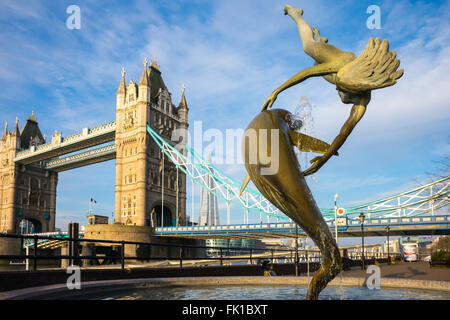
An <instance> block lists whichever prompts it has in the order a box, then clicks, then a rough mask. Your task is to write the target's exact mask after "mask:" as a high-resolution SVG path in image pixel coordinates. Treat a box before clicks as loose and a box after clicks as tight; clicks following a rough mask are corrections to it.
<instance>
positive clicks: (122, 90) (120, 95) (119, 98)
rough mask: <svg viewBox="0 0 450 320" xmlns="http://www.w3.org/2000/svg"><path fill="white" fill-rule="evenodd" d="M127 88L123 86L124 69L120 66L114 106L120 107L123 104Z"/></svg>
mask: <svg viewBox="0 0 450 320" xmlns="http://www.w3.org/2000/svg"><path fill="white" fill-rule="evenodd" d="M126 94H127V88H126V87H125V69H124V68H122V79H121V80H120V84H119V89H117V93H116V108H117V109H119V108H122V107H123V106H124V105H125V96H126Z"/></svg>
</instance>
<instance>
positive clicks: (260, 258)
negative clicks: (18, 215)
mask: <svg viewBox="0 0 450 320" xmlns="http://www.w3.org/2000/svg"><path fill="white" fill-rule="evenodd" d="M0 238H16V239H20V240H21V244H23V243H24V241H26V240H31V241H33V244H32V246H29V247H28V248H27V249H26V254H19V255H0V259H10V260H16V259H26V260H27V261H29V260H31V261H32V264H31V266H32V268H31V270H33V271H36V270H38V260H60V261H61V268H63V267H62V263H63V261H64V260H66V261H68V264H67V265H68V266H69V265H83V264H84V261H89V262H90V263H92V262H95V261H97V262H98V260H99V259H104V260H108V261H113V262H115V264H118V263H120V268H121V269H122V270H123V269H125V262H126V261H127V260H128V261H129V260H135V261H151V260H159V261H164V260H178V261H179V263H178V265H179V267H180V268H182V267H183V261H184V262H186V261H190V262H192V261H194V262H198V261H200V262H201V264H202V265H205V264H215V265H220V266H223V265H225V264H226V262H230V261H231V262H233V261H246V260H247V261H248V262H249V263H250V264H261V265H262V264H263V262H264V263H266V264H267V263H269V262H270V264H271V265H273V264H274V263H275V261H278V260H279V259H284V261H285V263H288V262H287V261H289V263H294V266H295V275H296V276H298V275H299V270H300V267H299V266H300V264H301V263H304V264H306V267H307V268H306V270H307V275H308V277H309V273H310V263H318V262H321V254H320V251H318V250H310V249H298V248H297V249H295V248H293V249H283V248H271V249H267V248H248V247H215V246H197V245H189V244H172V243H150V242H138V241H117V240H98V239H81V238H58V237H51V236H37V235H13V234H0ZM39 240H50V241H51V240H57V241H63V242H66V243H67V247H68V248H69V254H56V255H49V254H45V251H48V250H45V249H39V248H38V242H39ZM88 243H94V244H96V243H97V244H103V245H102V247H105V244H106V245H108V244H109V245H110V249H111V251H110V253H109V255H105V254H100V255H99V254H94V255H92V254H91V255H83V254H81V255H80V254H79V249H73V248H77V247H78V245H79V244H81V245H84V244H88ZM127 245H139V246H148V247H149V250H148V254H145V255H139V256H128V255H125V249H126V246H127ZM21 247H22V246H21ZM107 247H108V246H107ZM152 247H166V248H178V251H177V252H173V251H172V252H170V253H166V254H165V255H164V256H155V255H152V249H151V248H152ZM31 248H32V253H31V254H30V249H31ZM70 248H72V250H70ZM188 249H204V252H202V254H198V253H196V254H192V252H191V253H189V252H188V251H187V250H188ZM208 250H215V252H216V253H217V254H216V255H214V256H208V255H207V254H206V253H207V251H208ZM39 251H41V252H39ZM42 251H44V252H42ZM186 252H188V254H186ZM233 252H234V253H236V252H238V253H240V254H239V255H233V254H232V253H233ZM258 252H259V253H258ZM43 253H44V254H43ZM113 253H115V254H113ZM175 255H176V256H175ZM390 257H391V258H390V259H391V260H392V259H393V258H394V255H393V254H391V255H390ZM358 258H359V259H358ZM361 258H362V257H361V255H360V256H359V257H357V260H354V259H351V258H349V257H347V260H346V263H347V265H349V266H355V265H359V264H360V263H362V260H361ZM387 258H388V257H387V254H386V253H380V252H374V253H369V252H367V253H365V254H364V260H365V261H367V262H370V261H375V260H378V261H379V262H383V260H386V261H387ZM27 266H28V263H27ZM27 270H28V268H27Z"/></svg>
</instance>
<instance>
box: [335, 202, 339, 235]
mask: <svg viewBox="0 0 450 320" xmlns="http://www.w3.org/2000/svg"><path fill="white" fill-rule="evenodd" d="M338 198H339V195H338V194H337V193H336V194H335V195H334V231H335V233H336V244H337V243H338V229H337V204H336V200H337V199H338Z"/></svg>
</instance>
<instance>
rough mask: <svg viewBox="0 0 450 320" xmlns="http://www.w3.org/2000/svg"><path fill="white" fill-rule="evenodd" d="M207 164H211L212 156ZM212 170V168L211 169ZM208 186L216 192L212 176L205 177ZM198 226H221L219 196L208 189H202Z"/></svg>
mask: <svg viewBox="0 0 450 320" xmlns="http://www.w3.org/2000/svg"><path fill="white" fill-rule="evenodd" d="M207 162H208V163H210V162H211V156H208V159H207ZM210 169H211V170H212V168H211V167H210ZM205 179H206V183H205V184H206V186H207V187H208V189H209V190H213V191H214V190H215V185H216V183H215V181H214V179H213V177H212V176H210V175H208V176H206V177H205ZM198 224H199V225H201V226H216V225H219V207H218V205H217V196H216V195H215V194H213V193H211V192H208V190H206V188H202V193H201V197H200V214H199V221H198Z"/></svg>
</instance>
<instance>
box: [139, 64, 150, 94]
mask: <svg viewBox="0 0 450 320" xmlns="http://www.w3.org/2000/svg"><path fill="white" fill-rule="evenodd" d="M147 64H148V61H147V58H145V60H144V71H143V72H142V76H141V80H140V81H139V85H138V90H139V93H138V100H139V101H142V102H150V85H149V81H148V72H147Z"/></svg>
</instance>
